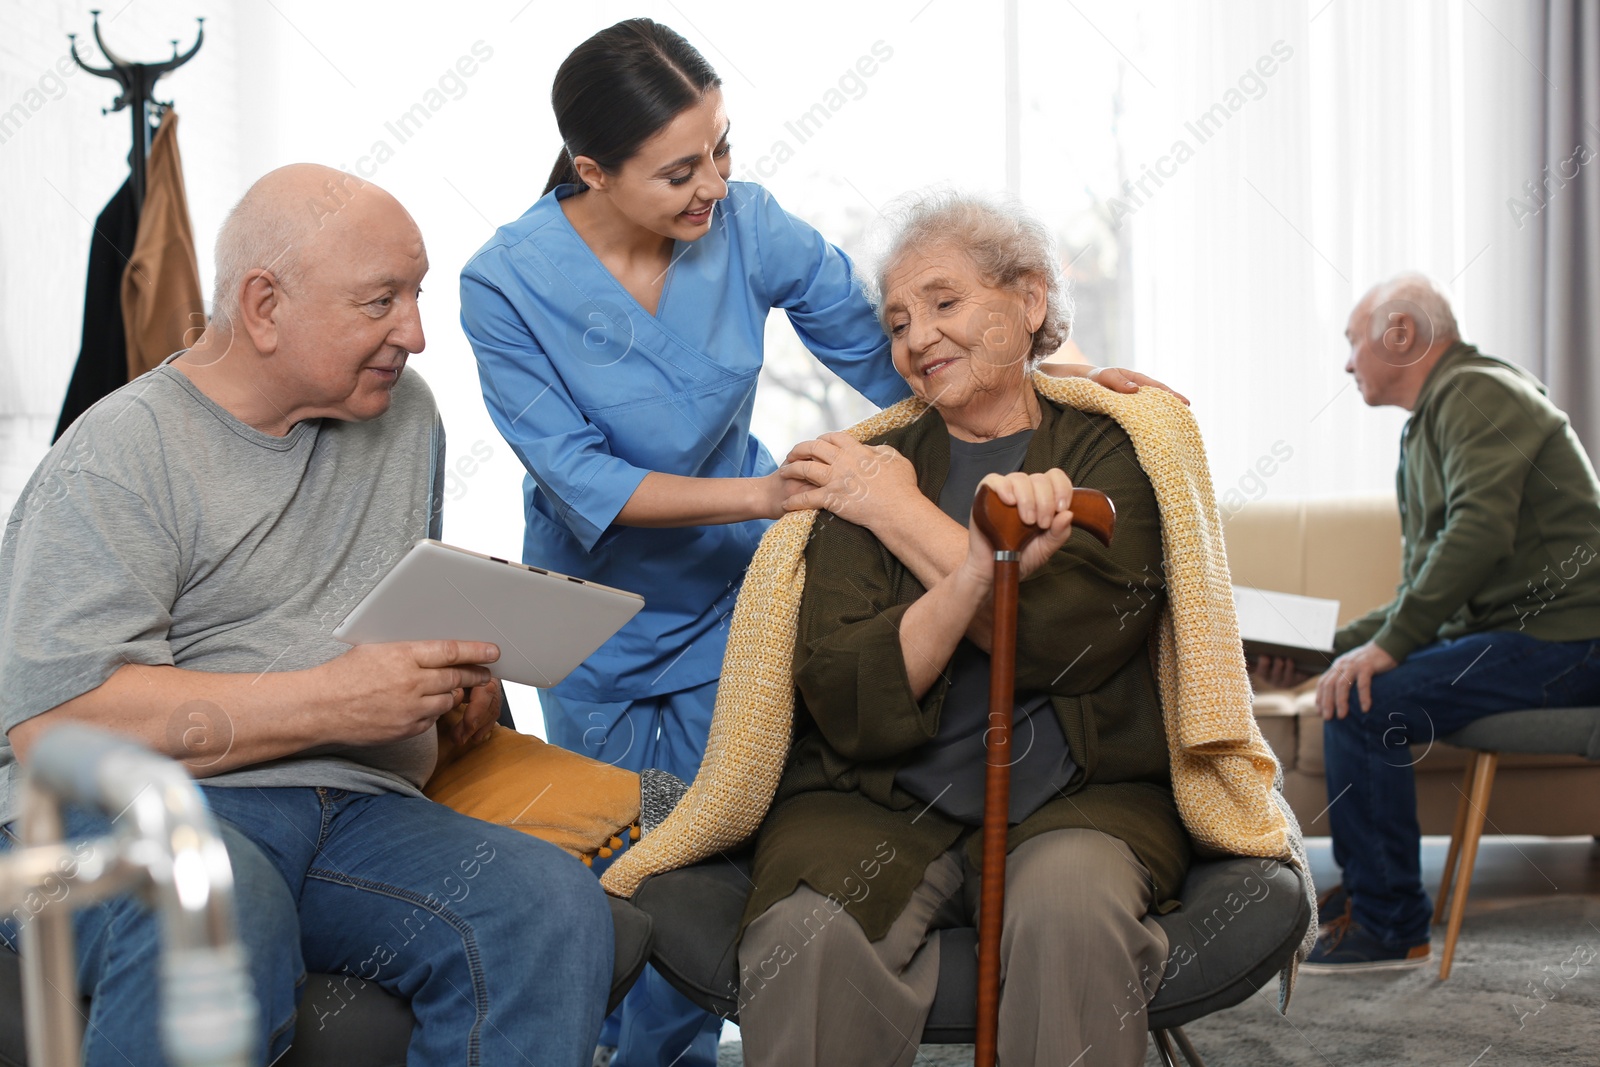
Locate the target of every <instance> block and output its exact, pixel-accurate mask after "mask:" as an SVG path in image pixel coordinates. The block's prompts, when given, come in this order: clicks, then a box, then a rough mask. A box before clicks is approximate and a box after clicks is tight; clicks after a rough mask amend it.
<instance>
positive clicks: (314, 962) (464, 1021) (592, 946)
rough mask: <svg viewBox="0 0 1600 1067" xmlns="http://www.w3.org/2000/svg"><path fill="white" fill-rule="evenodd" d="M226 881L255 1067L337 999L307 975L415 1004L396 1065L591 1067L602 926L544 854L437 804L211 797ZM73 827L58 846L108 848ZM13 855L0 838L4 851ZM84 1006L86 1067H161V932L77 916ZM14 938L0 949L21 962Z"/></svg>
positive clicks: (337, 794)
mask: <svg viewBox="0 0 1600 1067" xmlns="http://www.w3.org/2000/svg"><path fill="white" fill-rule="evenodd" d="M204 792H205V794H206V799H207V801H208V802H209V803H210V805H211V808H212V811H213V812H214V813H215V814H216V816H217V818H218V820H219V822H220V824H221V830H222V835H223V840H224V842H225V844H226V845H227V849H228V857H229V860H230V861H231V862H232V864H233V877H234V892H235V895H236V903H237V910H238V926H239V936H240V938H241V940H242V941H243V942H244V945H245V948H246V950H247V953H248V959H249V966H250V970H251V973H252V977H253V979H254V982H255V989H256V995H257V1000H258V1002H259V1006H260V1031H259V1042H258V1044H257V1047H256V1056H255V1061H256V1062H257V1063H262V1064H265V1063H269V1062H271V1061H273V1060H275V1059H276V1058H277V1057H278V1056H279V1055H281V1054H282V1053H283V1051H284V1050H285V1049H287V1048H288V1047H289V1044H290V1040H291V1038H292V1037H293V1033H294V1026H295V1018H296V1005H297V1002H298V1003H299V1010H300V1012H301V1015H302V1025H306V1026H320V1025H325V1024H326V1023H327V1021H328V1020H329V1019H330V1018H331V1017H333V1016H335V1015H337V1014H338V1012H339V1010H340V1009H341V1008H342V1007H343V1005H344V1003H345V996H346V995H347V994H346V992H345V991H344V990H342V989H339V988H334V989H320V990H319V989H315V988H313V989H307V990H305V991H304V997H303V998H302V987H303V986H304V985H305V981H306V971H307V970H311V971H323V972H327V973H330V974H338V975H348V976H352V977H351V979H350V981H349V982H348V983H346V984H348V985H349V986H351V987H355V986H356V985H357V983H356V981H355V979H357V978H360V979H366V980H369V981H373V982H376V983H377V984H378V985H379V986H381V987H382V988H383V989H385V990H387V991H389V992H390V993H392V994H394V995H395V996H397V997H402V998H405V999H407V1000H409V1001H410V1003H411V1011H412V1014H413V1015H414V1016H415V1018H416V1023H417V1025H416V1028H415V1029H414V1030H413V1031H412V1035H411V1046H410V1049H409V1050H408V1052H407V1057H406V1062H407V1063H410V1064H427V1065H433V1064H438V1065H445V1064H450V1065H459V1064H472V1065H477V1064H509V1063H534V1064H538V1065H539V1067H547V1065H548V1067H555V1065H566V1067H588V1064H589V1063H590V1061H591V1059H592V1056H593V1049H594V1042H595V1036H596V1035H597V1034H598V1033H599V1031H600V1022H601V1018H602V1016H603V1015H604V1013H605V1003H606V996H607V993H608V991H609V989H610V984H611V969H612V958H613V954H612V929H611V915H610V910H609V908H608V907H607V905H606V902H605V897H604V895H603V894H602V893H601V892H600V890H599V888H598V886H596V884H595V881H594V877H593V876H592V875H590V874H589V872H588V871H587V870H586V869H585V868H584V866H583V865H582V864H581V863H579V862H578V861H577V860H575V859H573V858H572V857H571V856H568V855H567V854H566V853H564V852H562V851H561V850H560V849H558V848H556V847H555V846H554V845H550V844H547V843H545V842H543V841H540V840H537V839H535V838H532V837H529V836H527V835H525V834H521V833H518V832H517V831H515V830H510V829H506V828H505V827H501V826H494V825H491V824H489V823H484V822H479V821H478V820H476V819H470V818H468V817H466V816H464V815H459V814H457V813H456V812H453V811H451V810H450V809H448V808H445V807H443V806H441V805H438V804H435V803H433V802H432V801H430V800H423V799H421V798H414V797H405V796H400V795H398V794H383V795H368V794H359V793H347V792H345V791H344V790H338V789H314V788H281V789H257V788H231V789H230V788H223V787H210V788H206V789H205V790H204ZM109 829H110V826H109V823H108V820H107V819H106V818H105V817H104V816H101V815H98V814H87V813H83V812H76V811H74V812H71V813H70V817H69V820H68V826H67V831H68V835H69V837H72V838H78V837H86V836H97V835H100V834H104V833H106V832H108V831H109ZM10 847H12V843H11V842H10V841H9V840H8V839H6V838H5V835H0V849H8V848H10ZM73 926H74V929H75V931H76V933H77V948H78V967H79V971H78V973H79V988H80V989H81V990H82V992H83V993H84V995H86V996H89V997H91V998H92V1002H91V1009H90V1017H89V1023H88V1027H87V1030H86V1033H85V1039H84V1063H85V1064H86V1065H88V1067H101V1065H112V1064H115V1065H117V1067H126V1065H127V1064H129V1063H134V1064H139V1065H140V1067H145V1065H150V1067H155V1065H158V1064H163V1063H165V1062H166V1058H165V1056H164V1055H163V1054H162V1053H161V1051H160V1040H159V1037H158V1035H157V1030H156V1019H157V1012H158V1004H157V1001H158V999H159V990H158V986H157V981H156V973H157V972H156V962H157V957H158V953H159V948H160V947H159V942H160V929H159V926H158V923H157V921H156V919H155V917H154V916H153V915H152V914H151V913H150V912H148V911H146V910H145V908H144V907H143V906H142V905H140V904H138V903H137V902H135V901H133V900H130V899H126V898H119V899H114V900H110V901H106V902H103V903H100V904H97V905H94V906H92V907H89V908H86V909H84V910H82V911H79V912H76V913H74V917H73ZM16 932H17V931H16V929H15V928H14V920H8V921H7V923H4V924H0V938H3V939H4V940H5V941H6V944H7V945H8V946H9V947H11V948H12V949H13V950H14V949H15V948H16Z"/></svg>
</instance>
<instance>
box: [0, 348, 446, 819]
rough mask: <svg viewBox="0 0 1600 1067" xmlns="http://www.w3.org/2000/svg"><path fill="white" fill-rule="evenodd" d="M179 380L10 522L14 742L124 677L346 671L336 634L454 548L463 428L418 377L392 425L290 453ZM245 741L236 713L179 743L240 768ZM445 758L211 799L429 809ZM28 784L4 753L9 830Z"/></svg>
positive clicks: (79, 450)
mask: <svg viewBox="0 0 1600 1067" xmlns="http://www.w3.org/2000/svg"><path fill="white" fill-rule="evenodd" d="M174 358H176V357H174ZM170 364H171V360H168V361H167V363H165V364H163V365H162V366H160V367H158V368H156V369H155V370H152V371H151V372H150V373H148V374H145V375H143V376H141V377H139V378H137V379H135V380H134V381H132V382H130V383H128V384H127V385H125V386H123V387H122V388H121V389H118V390H117V391H116V392H114V393H112V394H111V395H110V396H108V397H106V398H105V399H104V400H101V401H100V402H99V403H98V404H96V405H95V406H94V407H93V408H91V409H90V410H89V411H87V412H85V413H84V415H83V416H82V417H81V418H80V419H79V420H78V421H77V422H76V423H74V424H73V425H72V427H71V428H70V429H68V430H67V432H66V433H65V434H64V435H62V437H61V440H59V441H57V442H56V445H55V447H54V448H52V449H51V450H50V452H49V453H48V454H47V455H46V456H45V458H44V461H43V462H41V463H40V464H39V468H38V470H36V471H35V472H34V474H33V477H32V478H31V479H30V480H29V481H28V484H27V485H26V486H25V487H24V488H23V490H22V496H21V497H20V498H19V499H18V500H17V504H16V507H15V508H14V509H13V510H12V512H11V517H10V519H9V520H7V522H6V528H5V537H4V539H3V540H0V718H3V721H4V726H5V729H7V730H9V729H11V727H13V726H15V725H16V724H17V723H19V722H22V721H24V720H26V719H29V718H32V717H33V716H35V715H38V714H40V713H42V712H45V711H49V710H50V709H51V708H54V707H57V706H59V705H60V704H63V703H65V702H66V701H68V700H71V699H72V698H73V697H76V696H80V695H82V694H83V693H86V692H88V691H90V690H91V689H94V688H95V687H97V686H99V685H100V684H101V683H102V682H104V681H105V680H106V679H107V678H109V677H110V676H111V674H112V673H113V672H114V671H115V670H117V668H119V667H121V666H122V665H123V664H146V665H175V666H178V667H182V668H184V669H186V670H195V671H213V672H219V673H234V674H239V673H243V674H259V673H266V672H270V671H294V670H304V669H307V668H310V667H316V666H318V665H320V664H322V663H326V662H327V661H328V660H331V659H333V658H334V657H335V656H338V655H340V654H342V653H344V652H346V651H348V650H349V646H348V645H346V644H344V643H343V642H341V641H338V640H335V639H334V638H333V637H332V636H331V635H332V631H333V628H334V627H335V626H337V625H338V624H339V622H340V621H341V620H343V618H344V617H345V615H346V614H348V613H349V611H350V609H351V608H353V607H354V606H355V605H356V604H357V603H358V602H359V601H360V600H361V598H362V597H363V596H365V595H366V593H367V591H368V590H369V589H371V588H372V586H373V585H375V584H376V583H377V581H378V579H379V578H381V577H382V576H383V575H384V574H385V573H386V572H387V571H388V570H389V568H390V567H391V566H392V565H393V564H394V563H395V562H396V561H397V560H398V559H399V558H400V557H401V556H402V555H403V554H404V553H405V552H406V551H407V550H408V549H409V548H410V547H411V545H412V544H414V543H415V542H416V541H418V540H419V539H421V538H424V537H429V536H437V535H438V532H439V526H440V521H439V519H440V515H439V511H440V506H441V505H442V496H441V472H442V467H443V462H444V428H443V426H442V425H441V423H440V421H439V416H438V412H437V409H436V408H435V407H434V403H433V394H432V393H431V392H430V391H429V390H428V386H427V384H426V383H425V382H424V381H422V379H421V378H420V377H419V376H418V375H417V374H416V373H415V372H403V373H402V374H401V376H400V379H399V381H397V382H396V383H395V385H394V390H393V398H392V401H391V404H390V408H389V410H388V411H387V412H386V413H385V414H383V415H382V416H380V417H378V418H376V419H371V420H369V421H366V422H342V421H339V420H335V419H308V420H305V421H303V422H300V423H297V424H296V425H295V427H294V428H293V429H292V430H290V431H289V433H288V434H287V435H285V436H283V437H273V436H270V435H268V434H264V433H261V432H260V431H258V430H255V429H252V428H251V427H249V426H247V425H245V424H244V423H242V422H240V421H239V420H238V419H236V418H234V417H233V416H232V415H230V414H228V413H227V412H226V411H224V410H223V409H222V408H221V407H219V406H218V405H217V404H215V403H213V402H212V401H211V400H210V399H209V398H207V397H206V396H205V395H204V394H203V393H201V392H200V390H199V389H197V388H196V387H195V386H194V384H193V383H192V382H191V381H190V380H189V379H188V378H187V377H186V376H185V375H184V374H183V373H182V372H181V371H178V370H177V369H175V368H174V367H172V366H171V365H170ZM230 729H231V727H230V725H229V720H228V718H227V709H225V708H219V707H217V706H215V705H208V706H195V704H186V705H183V706H181V707H178V708H174V709H173V714H172V720H171V721H170V722H169V723H168V736H169V737H172V738H177V739H182V738H185V737H186V736H187V737H188V738H191V739H193V740H197V741H203V742H205V747H204V748H203V749H201V750H200V751H204V752H206V753H218V754H219V755H220V751H221V750H222V749H223V748H224V747H225V745H226V740H227V737H228V736H231V733H230ZM194 731H205V733H204V734H197V733H195V732H194ZM437 755H438V751H437V739H436V737H435V735H434V732H433V731H432V730H427V731H424V732H423V733H421V734H419V735H418V736H416V737H413V738H410V739H408V740H405V741H399V742H394V743H392V744H386V745H376V746H371V747H361V748H346V747H339V746H326V747H323V748H319V749H317V750H314V751H313V752H310V753H302V754H300V755H298V756H294V757H290V758H285V759H279V760H274V761H271V762H268V763H262V764H257V765H255V766H252V767H248V768H244V769H241V770H237V771H232V772H229V773H225V774H219V775H216V776H214V777H211V778H208V779H206V784H208V785H218V786H243V785H252V786H287V785H294V786H327V787H330V788H337V789H348V790H351V791H354V792H362V793H380V792H399V793H407V794H412V795H419V794H420V789H421V786H422V785H423V784H424V783H425V782H426V780H427V778H428V775H429V774H431V773H432V771H433V765H434V761H435V759H436V757H437ZM203 758H216V757H201V758H197V761H196V762H201V761H203ZM16 777H17V768H16V763H15V758H14V756H13V754H12V751H11V746H10V744H9V743H8V742H6V741H4V740H3V739H0V824H4V823H6V822H7V821H9V820H11V819H13V818H15V816H16V814H17V812H16V807H15V799H14V795H13V794H14V783H15V779H16Z"/></svg>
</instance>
